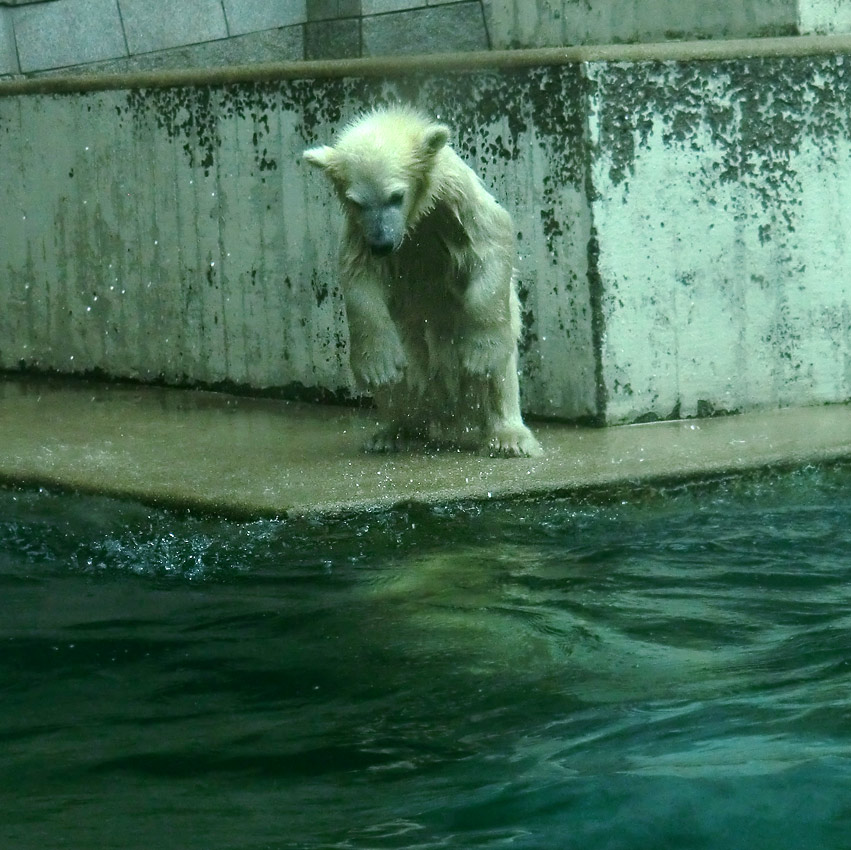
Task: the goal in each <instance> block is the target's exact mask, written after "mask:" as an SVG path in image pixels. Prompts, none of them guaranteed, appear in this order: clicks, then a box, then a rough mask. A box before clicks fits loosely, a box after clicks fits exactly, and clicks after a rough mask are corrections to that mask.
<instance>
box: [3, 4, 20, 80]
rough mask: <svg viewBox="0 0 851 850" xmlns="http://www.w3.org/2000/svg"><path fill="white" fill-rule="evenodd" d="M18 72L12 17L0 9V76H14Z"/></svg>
mask: <svg viewBox="0 0 851 850" xmlns="http://www.w3.org/2000/svg"><path fill="white" fill-rule="evenodd" d="M18 70H19V69H18V56H17V51H16V50H15V34H14V32H13V30H12V15H11V12H10V11H9V10H8V9H0V74H16V73H17V72H18Z"/></svg>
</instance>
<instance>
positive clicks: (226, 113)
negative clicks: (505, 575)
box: [0, 40, 851, 423]
mask: <svg viewBox="0 0 851 850" xmlns="http://www.w3.org/2000/svg"><path fill="white" fill-rule="evenodd" d="M843 45H844V46H843ZM795 47H796V42H795V41H794V40H792V41H791V43H786V42H784V43H778V44H777V45H773V48H772V49H775V50H776V51H779V52H781V53H782V50H783V49H787V51H788V50H792V52H794V50H793V49H794V48H795ZM825 47H830V48H831V49H832V50H833V51H844V52H838V53H836V54H835V55H833V54H825V55H820V56H819V55H807V56H795V55H788V56H782V55H779V56H771V57H766V58H761V59H760V58H747V57H742V58H729V59H724V60H721V59H713V60H710V61H707V60H700V61H698V60H689V59H687V58H681V59H679V60H677V61H673V60H664V59H663V58H662V57H659V58H656V59H649V58H648V59H646V60H645V61H625V59H624V58H623V57H621V58H620V59H619V58H618V55H617V52H616V51H611V50H610V51H608V52H609V54H610V59H609V60H608V61H603V60H596V61H575V62H566V63H565V64H556V65H548V66H539V67H528V68H520V67H518V68H516V69H514V70H510V69H508V68H502V69H496V68H492V69H490V70H488V69H483V68H481V67H480V68H479V70H471V71H469V72H457V71H453V72H450V71H440V70H433V71H429V72H425V71H422V72H419V73H417V72H414V73H410V74H403V73H401V72H400V73H399V74H398V75H397V76H394V77H392V78H388V77H384V76H381V75H376V76H366V77H354V76H343V77H340V78H335V77H329V78H324V79H283V80H279V81H277V82H267V83H257V84H253V83H245V84H238V85H236V84H234V85H229V86H224V87H222V86H195V87H182V88H181V87H174V88H167V89H157V88H147V89H139V90H135V89H134V90H117V91H101V92H91V93H77V94H74V93H69V94H39V95H17V96H6V97H2V96H0V158H2V161H3V163H4V167H3V169H2V171H0V234H2V240H3V251H2V253H0V368H2V369H11V370H15V369H19V368H25V369H38V370H47V371H58V372H62V373H89V372H91V371H96V372H99V373H102V374H104V375H108V376H114V377H126V378H134V379H140V380H146V381H165V382H168V383H177V384H184V383H189V384H192V383H202V384H207V385H217V384H225V385H239V386H241V387H243V388H245V389H247V390H258V389H269V388H273V389H275V390H276V391H277V392H280V393H282V394H285V395H290V396H299V395H304V394H307V395H310V396H323V395H324V396H328V395H347V394H350V393H351V392H352V389H353V388H352V384H351V376H350V374H349V372H348V367H347V362H346V361H347V354H346V346H347V335H346V326H345V321H344V316H343V308H342V299H341V295H340V291H339V288H338V285H337V277H336V269H335V244H336V234H337V232H338V227H339V223H340V213H339V210H338V208H337V205H336V202H335V201H334V199H333V198H332V195H331V192H330V189H329V187H328V186H327V185H326V183H325V182H324V179H323V177H322V175H320V174H318V173H316V172H315V171H312V170H309V169H307V168H306V167H305V166H304V165H303V164H302V162H301V160H300V152H301V150H302V149H303V148H304V147H305V146H307V145H312V144H315V143H317V142H320V141H327V140H329V139H330V138H331V137H332V135H333V133H334V131H335V129H336V128H337V127H338V126H339V125H340V124H341V123H342V122H344V121H346V120H347V119H348V118H350V117H352V116H353V115H355V114H356V113H357V112H358V111H360V110H361V109H363V108H364V107H366V106H369V105H373V104H375V103H380V102H383V101H386V100H395V99H397V98H398V99H403V100H410V101H413V102H416V103H419V104H421V105H423V106H426V107H428V108H429V109H430V110H431V111H432V112H433V113H435V114H436V115H439V116H440V118H441V119H443V120H445V121H447V122H448V123H450V124H451V125H452V126H453V127H454V130H455V144H456V146H457V148H458V150H459V152H460V153H461V155H462V156H463V157H464V158H465V159H466V160H467V161H468V162H470V164H471V165H472V166H473V167H475V168H476V169H477V170H478V171H479V172H480V173H481V175H482V177H483V179H484V180H485V182H486V183H487V184H488V185H489V186H490V187H491V189H492V190H493V191H494V193H495V194H496V195H497V197H499V198H500V199H501V200H502V201H503V203H504V204H505V206H506V207H507V208H508V209H509V210H510V211H511V212H512V214H513V215H514V218H515V224H516V228H517V231H518V237H519V252H520V255H519V258H518V265H519V269H520V281H521V290H522V292H523V295H524V303H525V309H524V337H523V343H522V352H521V354H522V357H521V360H522V364H521V365H522V370H523V378H524V380H523V387H524V400H525V407H526V408H527V409H528V410H529V411H530V412H532V413H534V414H538V415H542V416H552V417H559V418H566V419H589V418H590V419H594V420H596V421H599V422H605V423H616V422H632V421H639V420H648V419H654V418H669V417H677V416H692V415H701V414H709V413H712V412H721V411H736V410H746V409H752V408H755V407H773V406H778V405H802V404H812V403H821V402H839V401H845V400H848V399H849V398H851V253H849V250H848V233H849V232H851V212H849V211H851V143H849V138H851V126H849V120H850V119H849V115H851V76H849V75H850V74H851V71H849V69H851V40H846V41H836V40H833V41H830V42H825ZM754 49H756V48H754ZM806 49H807V50H808V51H809V52H810V53H811V52H812V50H813V49H814V43H813V42H807V45H806ZM681 54H682V51H680V54H678V55H681ZM624 55H626V54H624ZM359 67H360V66H359ZM382 67H384V66H382ZM341 71H342V72H345V71H346V69H345V68H342V69H341ZM385 71H386V68H385ZM151 79H152V81H153V80H154V78H151ZM8 86H9V91H11V84H8ZM2 94H3V89H2V85H0V95H2Z"/></svg>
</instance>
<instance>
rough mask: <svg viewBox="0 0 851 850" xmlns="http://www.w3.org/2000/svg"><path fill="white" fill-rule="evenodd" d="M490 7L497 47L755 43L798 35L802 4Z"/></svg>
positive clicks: (545, 1)
mask: <svg viewBox="0 0 851 850" xmlns="http://www.w3.org/2000/svg"><path fill="white" fill-rule="evenodd" d="M842 1H843V0H833V2H842ZM490 2H491V11H490V15H491V18H490V31H491V38H492V39H493V46H494V47H495V48H515V47H559V46H562V45H575V44H617V43H624V42H627V43H631V42H639V43H640V42H653V41H668V40H671V39H696V38H753V37H761V36H767V35H794V34H796V33H797V32H798V6H799V0H713V2H711V3H706V2H703V0H606V2H591V3H589V2H588V0H528V2H526V0H524V2H522V3H521V2H518V0H490ZM800 2H808V3H815V2H821V3H826V2H829V0H800Z"/></svg>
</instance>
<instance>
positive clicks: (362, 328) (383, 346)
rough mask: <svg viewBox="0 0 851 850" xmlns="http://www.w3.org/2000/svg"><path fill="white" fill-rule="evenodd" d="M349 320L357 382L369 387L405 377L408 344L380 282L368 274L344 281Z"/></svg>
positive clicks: (351, 362) (352, 356)
mask: <svg viewBox="0 0 851 850" xmlns="http://www.w3.org/2000/svg"><path fill="white" fill-rule="evenodd" d="M343 293H344V296H345V302H346V318H347V319H348V324H349V363H350V365H351V367H352V372H353V373H354V376H355V379H356V380H357V382H358V383H359V384H360V385H361V386H364V387H367V388H370V389H372V388H375V387H383V386H387V385H388V384H395V383H398V382H399V381H401V380H402V378H403V377H404V373H405V366H406V364H407V357H406V355H405V348H404V346H403V345H402V340H401V339H400V337H399V332H398V331H397V329H396V325H395V324H394V322H393V319H392V318H391V317H390V312H389V311H388V309H387V304H386V302H385V300H384V290H383V287H382V285H381V282H380V281H378V280H375V279H374V278H372V277H370V276H367V275H358V276H353V277H351V278H349V279H345V278H344V281H343Z"/></svg>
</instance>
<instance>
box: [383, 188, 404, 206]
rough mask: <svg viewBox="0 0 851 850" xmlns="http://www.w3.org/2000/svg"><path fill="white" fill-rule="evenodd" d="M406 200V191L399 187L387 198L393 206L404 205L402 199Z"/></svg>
mask: <svg viewBox="0 0 851 850" xmlns="http://www.w3.org/2000/svg"><path fill="white" fill-rule="evenodd" d="M404 200H405V193H404V192H403V191H402V190H401V189H399V190H397V191H395V192H393V193H392V194H391V195H390V197H389V198H388V199H387V203H388V204H390V205H391V206H394V207H398V206H401V205H402V201H404Z"/></svg>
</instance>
